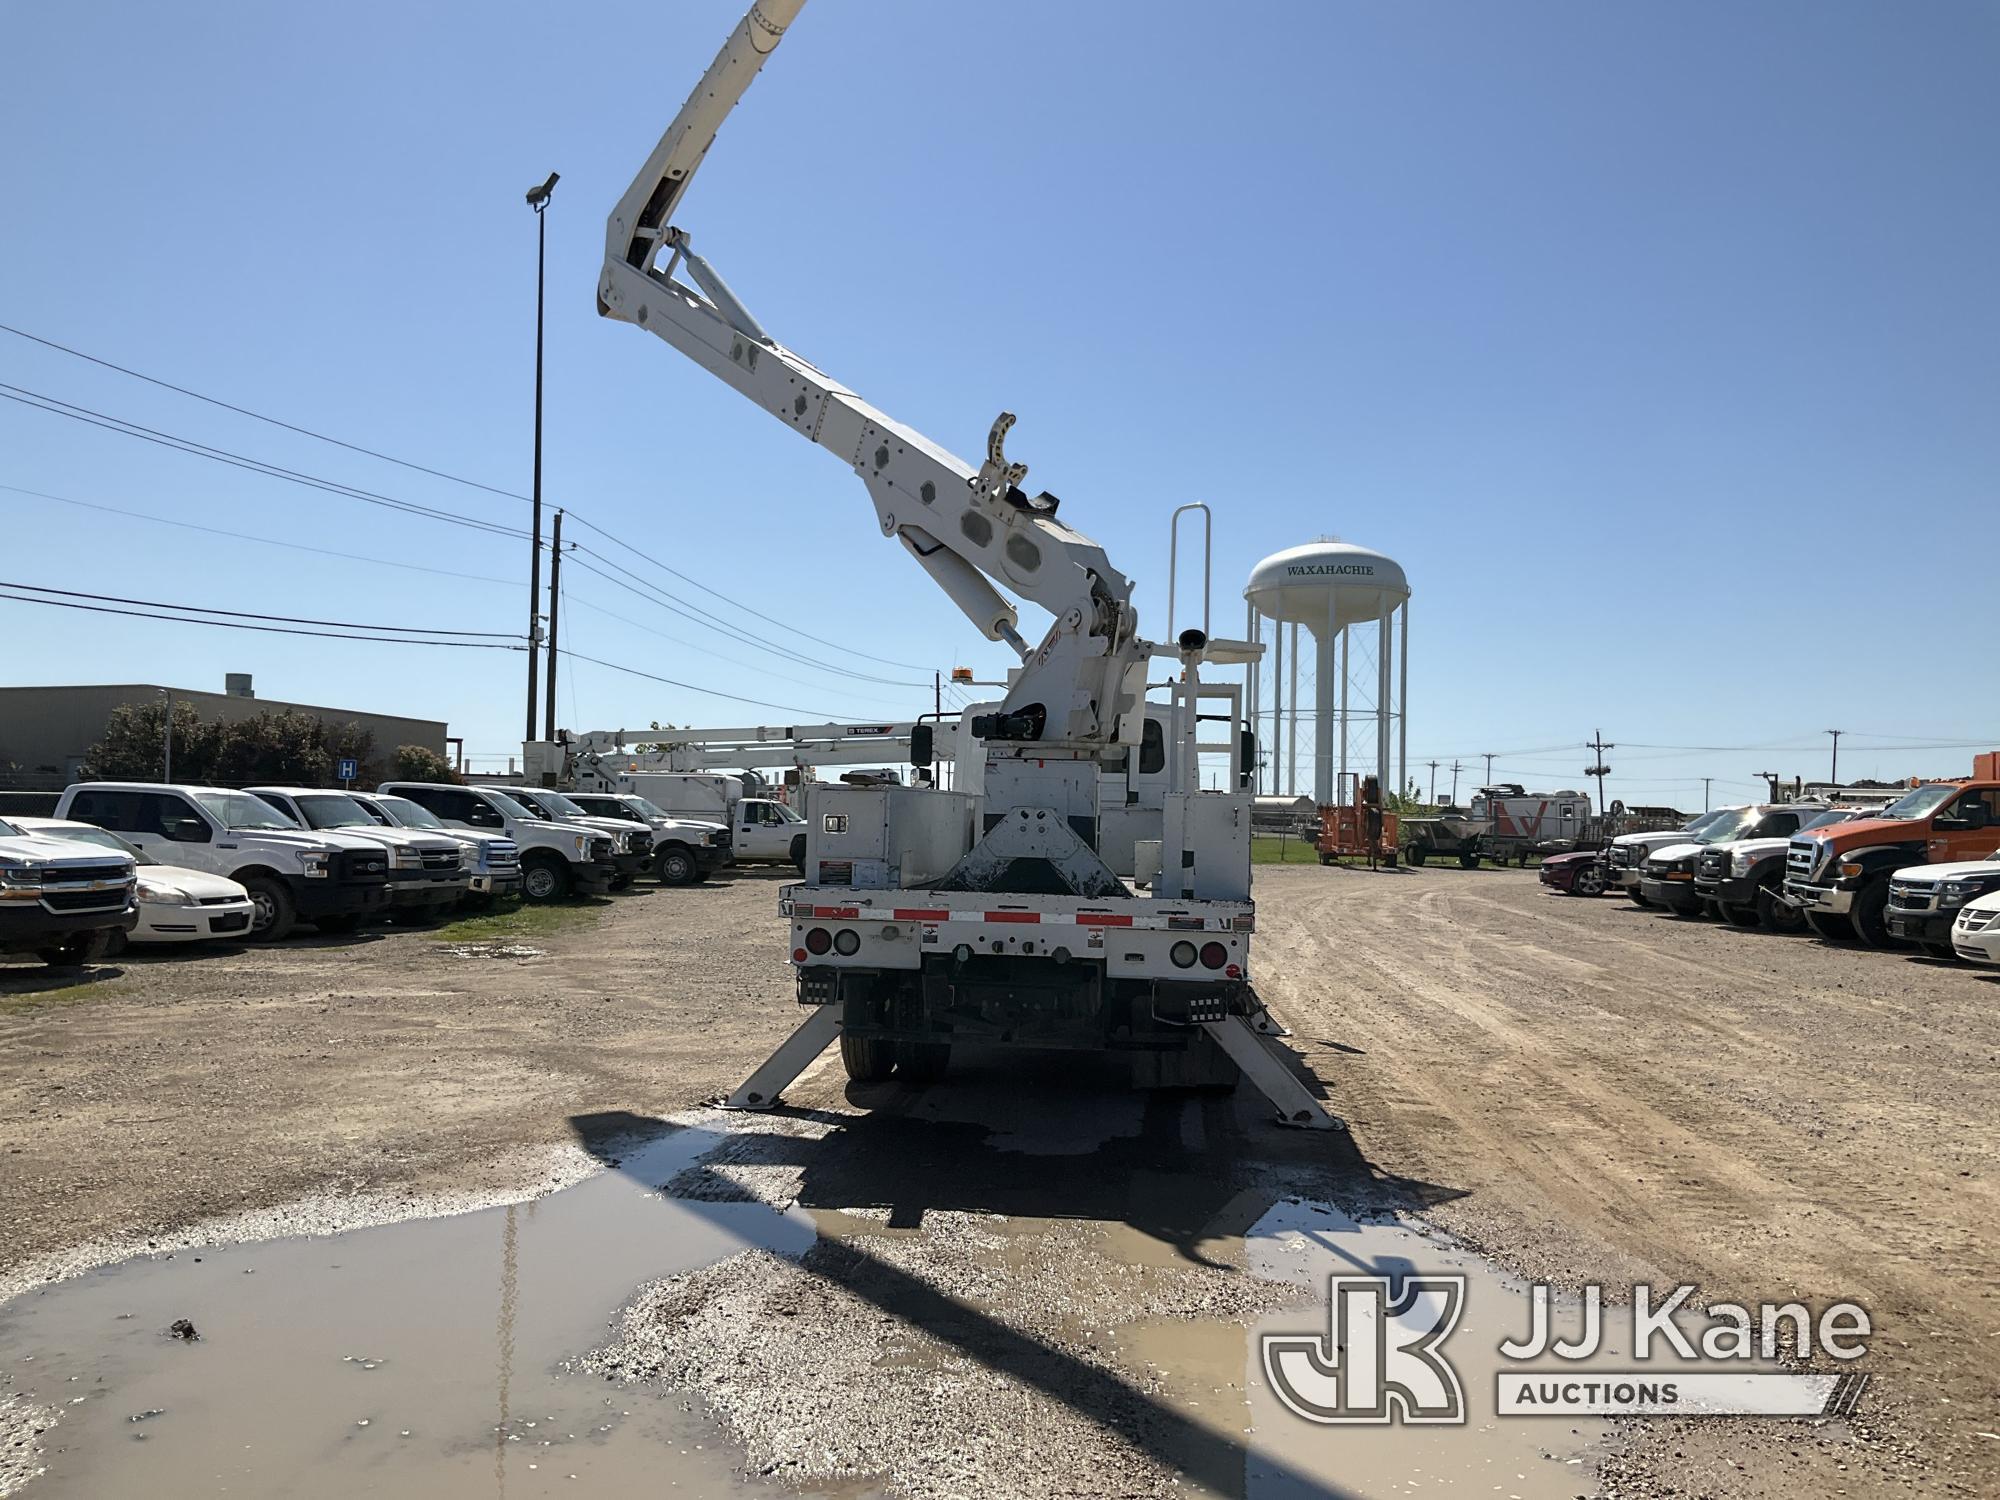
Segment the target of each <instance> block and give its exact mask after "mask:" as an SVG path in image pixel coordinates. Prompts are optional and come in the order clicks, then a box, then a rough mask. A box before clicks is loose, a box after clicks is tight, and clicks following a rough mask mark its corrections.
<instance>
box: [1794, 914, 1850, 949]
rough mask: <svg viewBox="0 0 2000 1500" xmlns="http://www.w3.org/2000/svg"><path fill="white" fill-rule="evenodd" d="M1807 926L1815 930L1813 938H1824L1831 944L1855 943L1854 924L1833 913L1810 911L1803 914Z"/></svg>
mask: <svg viewBox="0 0 2000 1500" xmlns="http://www.w3.org/2000/svg"><path fill="white" fill-rule="evenodd" d="M1803 915H1804V917H1805V919H1806V926H1808V927H1810V928H1811V929H1812V930H1813V936H1815V937H1818V938H1824V939H1825V940H1826V941H1827V942H1829V943H1851V942H1853V941H1854V924H1853V923H1852V922H1850V921H1848V920H1847V918H1845V917H1842V916H1836V915H1835V914H1834V913H1832V912H1821V911H1809V912H1805V913H1803Z"/></svg>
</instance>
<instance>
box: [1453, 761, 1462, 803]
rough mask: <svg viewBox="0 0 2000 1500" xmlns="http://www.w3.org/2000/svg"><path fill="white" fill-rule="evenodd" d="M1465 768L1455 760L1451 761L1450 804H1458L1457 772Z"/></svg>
mask: <svg viewBox="0 0 2000 1500" xmlns="http://www.w3.org/2000/svg"><path fill="white" fill-rule="evenodd" d="M1464 769H1465V767H1464V766H1461V765H1460V764H1459V763H1458V762H1457V761H1453V762H1452V763H1451V805H1452V806H1453V807H1456V806H1458V773H1459V772H1460V771H1463V770H1464Z"/></svg>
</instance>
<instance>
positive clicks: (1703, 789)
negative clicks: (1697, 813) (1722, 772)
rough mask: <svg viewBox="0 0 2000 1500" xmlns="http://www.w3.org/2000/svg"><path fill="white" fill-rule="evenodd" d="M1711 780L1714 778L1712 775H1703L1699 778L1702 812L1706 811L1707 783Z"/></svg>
mask: <svg viewBox="0 0 2000 1500" xmlns="http://www.w3.org/2000/svg"><path fill="white" fill-rule="evenodd" d="M1713 780H1715V778H1714V777H1713V776H1704V777H1702V778H1701V810H1702V811H1703V812H1707V811H1708V784H1709V783H1710V782H1711V781H1713Z"/></svg>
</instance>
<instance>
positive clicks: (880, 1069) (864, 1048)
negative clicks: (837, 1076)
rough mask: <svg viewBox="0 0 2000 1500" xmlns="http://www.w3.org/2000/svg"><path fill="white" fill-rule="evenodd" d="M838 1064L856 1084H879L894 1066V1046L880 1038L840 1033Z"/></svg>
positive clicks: (892, 1043)
mask: <svg viewBox="0 0 2000 1500" xmlns="http://www.w3.org/2000/svg"><path fill="white" fill-rule="evenodd" d="M840 1063H841V1066H842V1067H844V1068H846V1069H847V1076H848V1077H849V1078H851V1079H853V1080H854V1081H855V1082H856V1083H881V1082H882V1081H883V1080H884V1079H886V1078H887V1077H888V1076H889V1074H890V1073H891V1072H892V1071H893V1070H894V1068H895V1066H896V1044H895V1043H894V1042H890V1041H885V1040H884V1039H883V1038H881V1037H875V1036H849V1035H847V1033H846V1032H842V1033H841V1035H840Z"/></svg>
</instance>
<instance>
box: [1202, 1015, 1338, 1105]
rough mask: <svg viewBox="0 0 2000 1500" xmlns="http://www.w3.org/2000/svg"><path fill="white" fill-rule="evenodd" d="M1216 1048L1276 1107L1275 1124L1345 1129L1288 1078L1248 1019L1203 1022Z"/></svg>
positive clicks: (1300, 1085)
mask: <svg viewBox="0 0 2000 1500" xmlns="http://www.w3.org/2000/svg"><path fill="white" fill-rule="evenodd" d="M1201 1024H1202V1025H1203V1026H1204V1027H1205V1028H1207V1031H1208V1034H1209V1035H1210V1036H1212V1037H1214V1038H1215V1041H1216V1045H1217V1046H1219V1047H1221V1048H1222V1050H1223V1051H1224V1052H1227V1053H1228V1054H1229V1056H1230V1059H1231V1061H1233V1062H1234V1063H1235V1064H1236V1066H1237V1067H1239V1068H1241V1069H1242V1070H1243V1076H1244V1077H1245V1078H1248V1079H1249V1080H1250V1081H1251V1082H1252V1083H1253V1084H1255V1085H1256V1086H1257V1089H1258V1091H1259V1092H1260V1093H1262V1094H1263V1096H1264V1097H1265V1098H1266V1099H1269V1100H1270V1101H1271V1102H1272V1103H1273V1104H1275V1105H1277V1107H1278V1123H1279V1124H1280V1125H1291V1126H1295V1127H1297V1128H1298V1129H1300V1130H1345V1129H1346V1128H1347V1122H1346V1121H1345V1120H1343V1119H1341V1118H1340V1117H1339V1116H1338V1115H1333V1114H1328V1113H1327V1110H1326V1106H1325V1105H1323V1104H1321V1103H1320V1102H1319V1100H1317V1099H1315V1098H1313V1096H1312V1095H1311V1094H1310V1093H1309V1092H1308V1091H1307V1090H1306V1086H1305V1085H1304V1084H1302V1083H1300V1082H1299V1081H1298V1079H1297V1078H1295V1077H1293V1076H1292V1070H1291V1069H1290V1068H1288V1067H1286V1066H1285V1065H1284V1064H1283V1063H1281V1062H1279V1061H1278V1059H1277V1058H1275V1057H1273V1056H1272V1055H1271V1051H1270V1049H1269V1048H1268V1047H1266V1046H1265V1044H1264V1039H1263V1038H1262V1037H1261V1036H1260V1035H1258V1033H1257V1031H1256V1029H1255V1028H1254V1027H1253V1026H1252V1025H1251V1023H1250V1021H1249V1019H1248V1018H1247V1017H1244V1016H1227V1017H1224V1018H1223V1019H1222V1020H1220V1021H1204V1022H1202V1023H1201Z"/></svg>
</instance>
